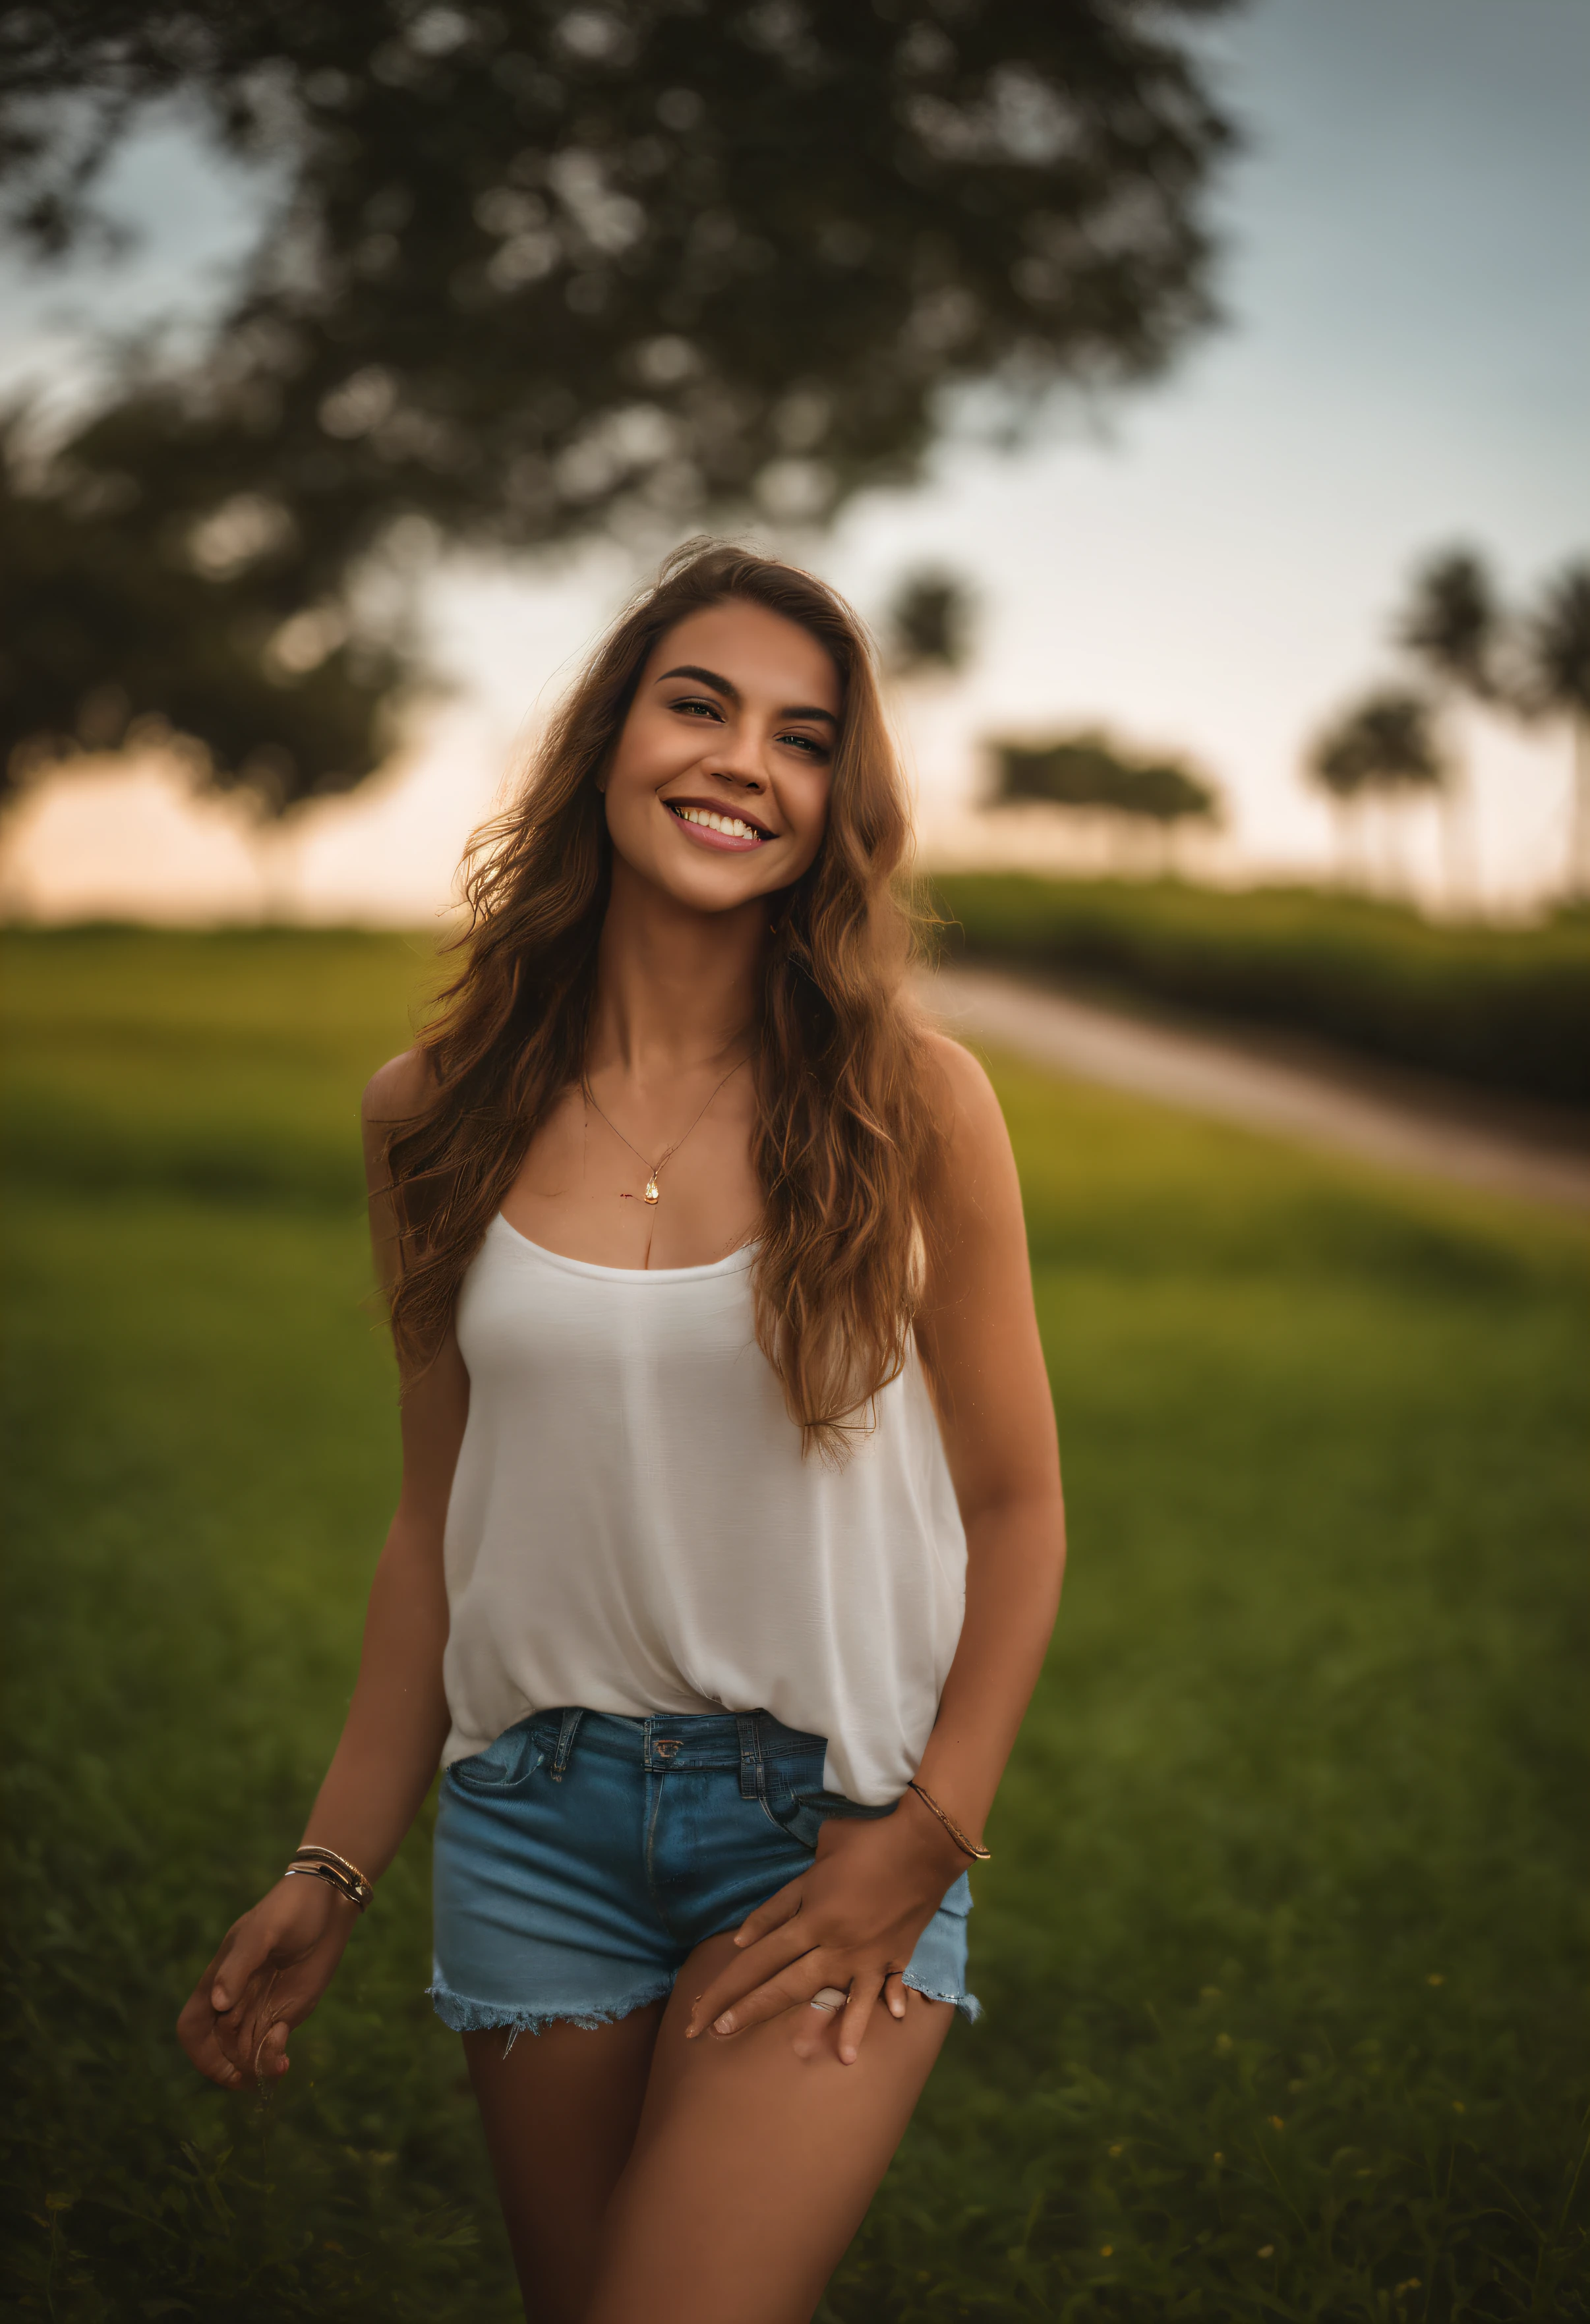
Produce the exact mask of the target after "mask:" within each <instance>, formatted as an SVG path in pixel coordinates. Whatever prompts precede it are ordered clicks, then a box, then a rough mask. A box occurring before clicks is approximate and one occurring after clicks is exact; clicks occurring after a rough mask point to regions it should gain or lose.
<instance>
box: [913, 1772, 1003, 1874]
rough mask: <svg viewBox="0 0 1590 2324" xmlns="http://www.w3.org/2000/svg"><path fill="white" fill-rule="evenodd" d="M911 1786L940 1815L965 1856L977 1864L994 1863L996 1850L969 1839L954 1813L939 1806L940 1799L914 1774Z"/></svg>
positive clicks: (946, 1829)
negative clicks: (925, 1789) (923, 1785)
mask: <svg viewBox="0 0 1590 2324" xmlns="http://www.w3.org/2000/svg"><path fill="white" fill-rule="evenodd" d="M911 1790H912V1791H913V1792H914V1793H915V1794H916V1795H917V1797H918V1799H920V1802H921V1803H922V1805H923V1806H924V1807H925V1808H931V1809H932V1811H933V1813H934V1814H935V1815H936V1816H937V1817H938V1821H939V1822H940V1823H941V1824H942V1825H943V1826H944V1829H945V1831H947V1832H948V1834H949V1836H950V1838H951V1840H954V1842H955V1844H956V1846H957V1848H958V1849H960V1851H961V1854H962V1855H963V1856H969V1857H970V1858H972V1860H973V1862H974V1863H975V1864H992V1863H993V1861H994V1850H993V1849H991V1848H979V1847H978V1846H977V1844H976V1842H975V1840H968V1839H967V1838H966V1833H965V1832H964V1831H962V1830H961V1828H960V1826H959V1824H958V1823H957V1821H956V1820H955V1818H954V1817H953V1816H952V1815H948V1814H946V1812H945V1811H944V1810H943V1809H942V1808H941V1807H940V1806H939V1804H938V1801H937V1800H936V1799H935V1798H934V1797H933V1794H932V1793H931V1792H929V1791H924V1790H923V1788H922V1786H921V1784H919V1783H918V1781H917V1779H916V1777H915V1776H914V1775H913V1776H912V1777H911Z"/></svg>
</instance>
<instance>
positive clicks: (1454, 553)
mask: <svg viewBox="0 0 1590 2324" xmlns="http://www.w3.org/2000/svg"><path fill="white" fill-rule="evenodd" d="M1501 633H1502V615H1501V610H1500V607H1499V604H1498V602H1497V595H1496V590H1495V587H1494V585H1493V582H1492V579H1491V576H1490V572H1489V570H1488V569H1487V567H1486V566H1485V563H1484V558H1481V557H1480V556H1479V555H1478V554H1477V552H1476V551H1474V549H1444V550H1442V551H1440V552H1439V553H1438V554H1437V555H1436V556H1434V557H1431V558H1427V559H1426V561H1425V563H1424V564H1423V565H1422V566H1421V567H1419V571H1418V572H1417V573H1416V574H1415V575H1414V576H1413V582H1412V586H1411V588H1410V593H1409V597H1408V602H1407V604H1406V606H1405V607H1404V609H1403V613H1402V616H1401V619H1400V621H1399V622H1398V624H1397V629H1396V636H1397V641H1398V643H1399V644H1400V645H1401V646H1403V647H1404V648H1405V649H1406V650H1407V651H1408V652H1410V654H1412V655H1413V656H1414V657H1415V659H1417V660H1419V662H1421V663H1422V664H1423V665H1424V668H1425V670H1426V672H1427V673H1428V676H1429V678H1431V679H1432V680H1433V681H1434V683H1435V686H1436V687H1437V692H1438V694H1439V696H1441V697H1442V698H1443V699H1444V700H1445V701H1446V702H1447V703H1448V704H1456V702H1458V701H1461V700H1463V699H1464V698H1465V697H1466V698H1467V699H1468V700H1469V701H1471V702H1474V703H1478V704H1481V705H1490V704H1493V703H1495V702H1496V701H1497V700H1498V698H1499V697H1500V695H1501V691H1502V689H1501V687H1500V685H1499V683H1498V679H1497V675H1496V656H1497V649H1498V646H1499V643H1500V641H1501ZM1441 796H1442V802H1443V805H1444V807H1445V809H1446V813H1445V816H1444V819H1443V820H1444V825H1445V830H1446V839H1447V888H1448V890H1449V891H1450V894H1451V897H1452V900H1453V901H1454V902H1455V903H1456V902H1459V901H1461V900H1462V899H1463V898H1464V896H1465V893H1466V894H1469V895H1472V893H1473V890H1474V868H1475V867H1474V841H1473V825H1472V818H1471V805H1470V798H1469V789H1468V783H1467V779H1466V774H1465V769H1464V767H1463V764H1462V762H1461V761H1450V762H1449V764H1448V767H1447V777H1446V780H1445V781H1444V783H1443V784H1442V787H1441Z"/></svg>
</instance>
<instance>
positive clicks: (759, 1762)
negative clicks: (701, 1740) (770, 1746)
mask: <svg viewBox="0 0 1590 2324" xmlns="http://www.w3.org/2000/svg"><path fill="white" fill-rule="evenodd" d="M735 1726H736V1728H737V1729H739V1733H740V1797H741V1798H742V1799H743V1800H761V1799H765V1798H766V1797H767V1769H766V1767H765V1766H764V1765H763V1757H762V1713H761V1711H735Z"/></svg>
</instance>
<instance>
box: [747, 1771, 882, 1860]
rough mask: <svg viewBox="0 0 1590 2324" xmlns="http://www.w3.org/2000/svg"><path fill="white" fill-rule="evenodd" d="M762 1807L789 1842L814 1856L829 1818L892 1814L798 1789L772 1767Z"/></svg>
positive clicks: (830, 1794) (816, 1789) (839, 1796)
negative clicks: (795, 1843)
mask: <svg viewBox="0 0 1590 2324" xmlns="http://www.w3.org/2000/svg"><path fill="white" fill-rule="evenodd" d="M762 1804H763V1807H764V1808H765V1809H766V1810H767V1812H768V1814H769V1815H770V1816H771V1817H772V1820H773V1821H774V1823H776V1824H777V1825H778V1827H779V1829H780V1831H786V1832H788V1833H789V1835H790V1839H791V1840H797V1841H799V1843H800V1846H801V1847H802V1848H806V1849H810V1850H811V1852H812V1854H813V1855H814V1856H815V1855H816V1853H817V1844H818V1839H819V1838H820V1836H821V1833H822V1829H823V1826H824V1824H825V1823H826V1822H827V1820H828V1818H829V1817H830V1816H833V1815H838V1816H863V1817H871V1816H885V1815H890V1814H892V1812H893V1811H892V1808H888V1807H881V1808H866V1807H862V1806H861V1805H860V1804H859V1803H857V1802H856V1801H855V1800H847V1799H846V1797H845V1796H844V1794H842V1793H840V1792H825V1791H824V1790H822V1789H821V1787H820V1786H817V1787H813V1788H807V1789H798V1788H797V1787H796V1786H795V1785H793V1784H790V1782H789V1781H788V1780H787V1779H786V1778H785V1777H784V1776H783V1775H781V1774H780V1773H779V1771H778V1769H777V1767H776V1766H774V1767H770V1768H769V1770H768V1780H767V1790H766V1792H765V1793H764V1794H763V1803H762Z"/></svg>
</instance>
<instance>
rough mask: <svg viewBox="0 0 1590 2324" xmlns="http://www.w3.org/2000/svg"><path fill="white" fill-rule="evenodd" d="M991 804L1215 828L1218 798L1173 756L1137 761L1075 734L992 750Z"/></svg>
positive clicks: (1098, 737)
mask: <svg viewBox="0 0 1590 2324" xmlns="http://www.w3.org/2000/svg"><path fill="white" fill-rule="evenodd" d="M994 759H995V763H996V765H997V768H998V788H997V789H996V791H995V793H994V803H995V805H996V806H997V805H1000V804H1002V803H1003V802H1004V801H1006V800H1012V799H1047V800H1049V803H1050V804H1051V805H1052V806H1055V807H1091V808H1094V809H1095V810H1098V811H1102V812H1104V813H1105V814H1109V815H1124V816H1138V817H1141V818H1142V819H1143V820H1144V821H1147V822H1150V823H1159V824H1174V823H1185V822H1188V821H1189V820H1190V821H1194V822H1199V823H1218V822H1219V821H1220V819H1221V812H1222V811H1221V804H1220V795H1219V793H1218V792H1217V791H1216V789H1215V788H1214V787H1213V785H1212V784H1210V783H1207V782H1206V781H1205V780H1204V779H1203V778H1202V776H1201V775H1197V774H1195V773H1194V771H1193V770H1192V769H1191V768H1190V767H1188V766H1185V765H1183V764H1182V762H1181V761H1179V760H1176V759H1138V758H1133V757H1132V755H1131V754H1130V753H1129V752H1123V751H1122V750H1121V749H1120V748H1119V747H1118V745H1117V744H1115V743H1114V742H1111V741H1110V740H1109V738H1108V736H1107V735H1104V734H1099V733H1091V732H1090V733H1083V734H1072V735H1068V736H1067V737H1065V738H1064V739H1063V740H1061V741H1058V742H1043V743H1024V742H999V743H996V744H995V745H994Z"/></svg>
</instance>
